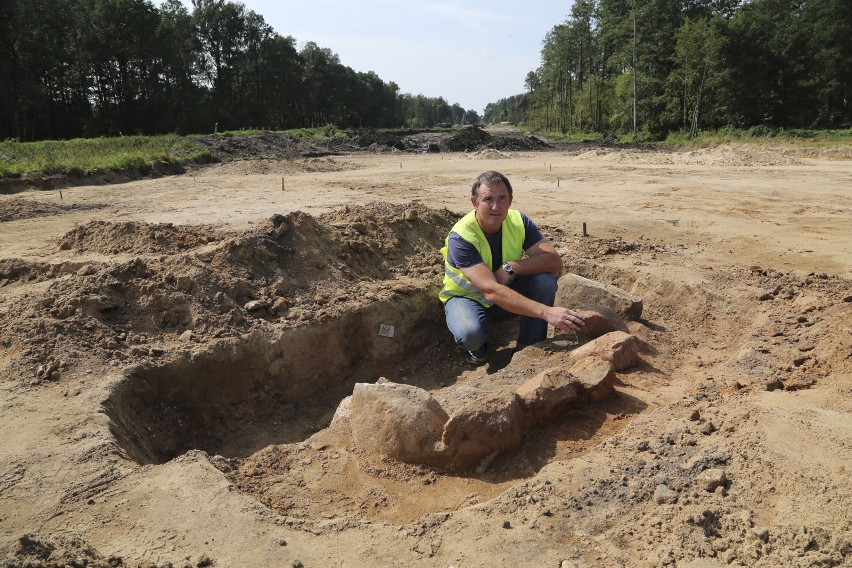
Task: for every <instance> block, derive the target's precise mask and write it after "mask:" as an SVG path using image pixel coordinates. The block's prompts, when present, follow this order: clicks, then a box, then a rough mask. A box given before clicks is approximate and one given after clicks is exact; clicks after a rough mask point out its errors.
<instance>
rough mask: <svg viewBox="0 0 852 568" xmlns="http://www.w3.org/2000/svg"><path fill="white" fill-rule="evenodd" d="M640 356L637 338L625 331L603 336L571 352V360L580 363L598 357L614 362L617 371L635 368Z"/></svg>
mask: <svg viewBox="0 0 852 568" xmlns="http://www.w3.org/2000/svg"><path fill="white" fill-rule="evenodd" d="M638 355H639V348H638V346H637V345H636V338H635V337H633V336H632V335H630V334H629V333H624V332H623V331H612V332H610V333H607V334H606V335H602V336H600V337H598V338H597V339H595V340H592V341H590V342H588V343H586V344H585V345H581V346H580V347H578V348H577V349H575V350H574V351H572V352H571V356H570V359H571V360H572V361H579V360H580V359H583V358H585V357H596V358H598V359H603V360H604V361H610V362H612V366H613V368H614V369H615V370H616V371H623V370H624V369H626V368H628V367H631V366H633V365H634V364H635V363H636V360H637V358H638Z"/></svg>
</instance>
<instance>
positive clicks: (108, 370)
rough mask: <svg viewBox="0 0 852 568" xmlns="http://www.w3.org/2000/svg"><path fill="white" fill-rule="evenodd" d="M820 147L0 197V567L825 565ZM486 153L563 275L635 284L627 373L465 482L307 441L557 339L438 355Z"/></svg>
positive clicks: (429, 159)
mask: <svg viewBox="0 0 852 568" xmlns="http://www.w3.org/2000/svg"><path fill="white" fill-rule="evenodd" d="M826 155H831V154H830V153H829V154H822V155H820V154H813V153H811V154H808V153H806V152H804V151H802V150H801V149H795V148H755V147H742V146H723V147H719V148H714V149H707V150H697V151H691V152H678V151H638V150H623V149H621V150H620V149H612V148H592V147H582V148H569V149H566V148H562V149H558V150H553V151H548V152H513V151H498V150H493V149H492V150H483V151H479V152H471V153H466V154H462V153H446V152H445V153H438V154H410V153H381V154H347V155H340V156H326V157H312V158H296V159H293V160H251V161H246V160H243V161H231V162H227V163H221V164H215V165H212V166H209V167H206V168H204V169H198V170H195V171H193V172H192V173H190V174H186V175H181V176H171V177H164V178H159V179H148V180H139V181H132V182H128V183H123V184H114V185H100V186H78V187H69V188H65V189H63V190H62V191H61V192H60V191H59V190H52V191H27V192H23V193H17V194H15V195H0V233H2V239H0V412H2V420H0V439H2V440H3V442H2V444H0V559H3V561H4V562H5V564H4V565H8V566H25V565H26V566H66V565H71V566H86V565H87V566H121V565H123V566H169V565H172V566H212V565H215V566H247V565H256V566H304V567H308V568H310V567H314V566H316V567H320V566H322V567H325V566H442V567H447V566H456V567H465V566H552V567H554V568H556V567H563V566H572V567H573V566H581V567H582V566H689V567H693V568H699V567H701V568H703V567H715V566H728V565H731V566H767V567H769V566H841V565H852V481H850V470H852V396H850V395H852V225H850V222H849V219H852V193H850V187H852V186H850V179H852V160H850V159H849V157H848V156H846V157H845V158H844V159H836V157H837V154H834V156H835V159H826ZM839 156H840V157H841V158H843V157H844V154H843V152H841V153H840V154H839ZM486 169H498V170H500V171H503V172H504V173H506V174H507V175H508V176H509V177H510V178H511V180H512V182H513V185H514V188H515V202H514V205H515V206H516V207H517V208H519V209H521V210H522V211H524V212H526V213H527V214H529V215H530V216H531V217H533V218H534V219H535V220H536V221H537V222H538V223H539V225H540V226H542V228H543V229H544V232H545V233H546V235H547V236H548V237H549V238H550V239H551V240H552V241H553V242H554V243H555V244H556V245H557V248H558V250H559V251H560V252H561V253H562V255H563V258H564V260H565V263H566V268H567V270H569V271H571V272H575V273H577V274H580V275H583V276H586V277H589V278H593V279H596V280H598V281H601V282H605V283H609V284H614V285H616V286H619V287H621V288H622V289H624V290H627V291H629V292H631V293H633V294H637V295H639V296H641V297H642V298H643V301H644V312H643V316H642V319H640V320H639V321H634V322H629V324H628V327H629V331H630V332H631V334H633V335H634V336H635V337H636V338H637V339H638V340H639V341H640V344H641V345H642V350H641V361H640V364H638V365H636V366H634V367H632V368H630V369H627V370H625V371H622V372H620V373H619V374H618V379H617V382H616V393H615V394H614V395H613V396H611V397H609V398H607V399H606V400H603V401H601V402H597V403H585V404H581V405H575V406H572V407H571V408H569V409H568V410H566V411H565V412H563V413H562V414H561V415H560V416H559V417H558V418H557V419H555V420H554V421H553V422H552V423H550V424H546V425H544V426H543V427H541V428H537V429H535V430H533V431H531V432H528V433H527V435H526V436H525V438H524V440H523V443H522V445H521V448H520V449H519V450H517V451H516V452H513V453H511V454H510V455H503V456H497V457H496V458H494V459H490V460H488V461H486V462H484V463H482V464H480V465H479V466H478V467H475V468H472V469H471V470H469V471H462V472H448V471H441V470H438V469H435V468H429V467H425V466H415V465H409V464H402V463H396V462H394V461H393V460H390V459H380V460H375V459H369V458H368V456H366V455H365V454H364V453H363V452H361V451H359V449H358V448H357V447H356V446H355V445H354V444H353V441H352V437H351V433H349V432H347V431H346V430H345V428H340V427H337V426H329V424H330V422H331V419H332V416H333V415H334V412H335V409H336V407H337V405H338V403H339V402H340V401H341V400H342V399H343V398H344V397H345V396H347V395H348V394H351V392H352V387H353V384H354V383H355V382H375V381H376V380H378V379H379V378H380V377H386V378H387V379H389V380H391V381H394V382H400V383H408V384H412V385H417V386H420V387H422V388H425V389H427V390H429V391H431V392H432V393H433V395H434V396H435V397H436V398H438V399H440V400H442V404H445V405H448V406H453V405H458V404H460V403H462V402H467V401H470V400H475V399H476V398H477V396H479V395H480V393H482V392H486V391H488V390H489V385H492V384H494V383H495V382H497V381H505V380H510V379H513V378H523V377H526V376H527V375H529V374H530V373H533V372H534V371H535V369H536V368H537V365H540V364H541V362H542V361H545V360H547V359H548V357H552V354H553V352H554V350H559V349H563V350H570V349H573V348H574V347H575V346H576V345H577V344H578V343H581V342H582V341H583V339H582V338H581V337H578V336H575V335H573V334H570V335H569V334H557V335H555V336H554V337H553V338H552V339H551V340H549V341H548V342H547V343H546V344H544V345H542V346H539V347H534V348H530V349H527V350H525V351H523V352H522V353H519V354H516V355H515V356H514V357H513V356H512V350H511V349H512V347H513V341H512V337H513V333H514V329H513V328H512V325H513V324H508V325H506V326H503V327H502V328H501V329H500V330H498V331H499V337H500V341H499V344H498V345H497V349H496V353H495V354H494V357H493V360H492V362H491V363H490V364H489V365H486V366H484V367H480V368H472V367H469V366H467V365H465V364H463V363H461V362H460V360H459V357H458V353H456V352H455V351H454V349H453V347H452V346H451V345H450V343H451V340H450V338H449V336H448V333H447V332H446V330H445V329H444V327H443V324H442V322H441V314H440V308H439V306H438V305H437V303H438V302H437V299H436V298H435V296H434V292H435V286H436V285H437V284H438V282H439V281H440V275H441V267H440V264H439V262H438V258H437V251H438V248H439V247H440V246H441V244H442V239H443V236H444V234H445V233H446V231H447V229H448V228H449V227H450V226H451V225H452V223H453V221H454V219H456V218H457V216H458V214H461V213H464V212H466V211H467V210H468V208H469V203H468V195H469V184H470V182H471V181H472V179H473V178H474V177H475V176H476V175H477V174H479V173H480V172H482V171H484V170H486ZM584 225H585V228H586V231H587V233H588V234H587V236H583V227H584ZM382 324H386V325H393V326H394V328H395V330H396V333H395V334H394V337H392V338H389V337H386V336H383V335H379V334H378V331H379V329H380V327H379V326H380V325H382ZM385 329H387V328H385Z"/></svg>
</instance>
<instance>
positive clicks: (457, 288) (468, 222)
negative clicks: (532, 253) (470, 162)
mask: <svg viewBox="0 0 852 568" xmlns="http://www.w3.org/2000/svg"><path fill="white" fill-rule="evenodd" d="M500 230H501V232H502V234H501V241H502V244H503V262H509V261H510V260H519V259H520V258H521V257H523V256H524V236H525V230H524V220H523V218H522V217H521V213H520V211H518V210H517V209H509V213H508V215H507V216H506V219H505V220H504V221H503V225H502V227H501V229H500ZM450 233H457V234H458V235H459V236H460V237H461V238H463V239H464V240H466V241H467V242H469V243H470V244H472V245H473V246H474V247H475V248H476V250H477V251H478V252H479V255H480V256H481V257H482V261H483V262H484V263H485V265H486V266H488V267H489V268H490V269H491V270H492V272H493V271H494V265H493V259H492V258H491V247H490V246H489V245H488V239H486V238H485V233H483V232H482V228H481V227H480V226H479V223H477V222H476V211H475V210H474V211H471V212H470V213H468V214H467V215H465V216H464V217H462V218H461V219H460V220H459V221H458V223H456V224H455V225H454V226H453V228H452V229H451V230H450ZM449 242H450V236H449V235H447V238H446V239H445V240H444V248H442V249H441V254H442V255H443V256H444V288H443V290H441V293H440V294H439V295H438V297H439V298H441V301H442V302H444V303H446V302H447V300H449V299H450V298H454V297H461V298H470V299H471V300H476V301H477V302H479V303H480V304H482V305H483V306H485V307H486V308H489V307H491V306H493V305H494V304H493V302H489V301H488V300H486V299H485V296H483V295H482V292H480V291H479V289H478V288H476V286H474V285H473V284H472V283H471V282H470V280H468V279H467V278H465V277H464V274H462V272H461V270H459V269H457V268H453V267H452V266H450V263H449V262H447V251H448V249H449V246H450V244H449Z"/></svg>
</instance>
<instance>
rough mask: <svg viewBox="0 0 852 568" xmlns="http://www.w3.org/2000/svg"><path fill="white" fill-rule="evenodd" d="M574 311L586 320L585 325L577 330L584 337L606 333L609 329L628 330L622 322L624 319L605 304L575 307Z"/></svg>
mask: <svg viewBox="0 0 852 568" xmlns="http://www.w3.org/2000/svg"><path fill="white" fill-rule="evenodd" d="M575 311H576V312H577V313H579V314H580V315H581V316H582V317H583V320H585V322H586V325H584V326H583V327H582V328H581V329H580V331H579V333H580V334H582V335H585V336H586V337H590V338H592V339H594V338H596V337H600V336H601V335H604V334H607V333H609V332H610V331H623V332H625V333H627V331H628V330H627V325H626V324H625V323H624V320H623V319H622V318H621V316H620V315H619V314H618V312H616V311H615V310H613V309H612V308H608V307H607V306H596V305H592V306H586V307H582V308H575Z"/></svg>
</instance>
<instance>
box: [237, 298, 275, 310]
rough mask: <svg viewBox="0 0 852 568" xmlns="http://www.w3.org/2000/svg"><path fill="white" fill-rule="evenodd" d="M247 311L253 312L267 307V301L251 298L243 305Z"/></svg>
mask: <svg viewBox="0 0 852 568" xmlns="http://www.w3.org/2000/svg"><path fill="white" fill-rule="evenodd" d="M243 307H244V308H245V310H246V311H247V312H254V311H257V310H262V309H264V308H267V307H269V302H267V301H266V300H252V301H251V302H247V303H246V305H245V306H243Z"/></svg>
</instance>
